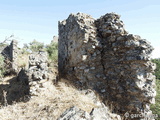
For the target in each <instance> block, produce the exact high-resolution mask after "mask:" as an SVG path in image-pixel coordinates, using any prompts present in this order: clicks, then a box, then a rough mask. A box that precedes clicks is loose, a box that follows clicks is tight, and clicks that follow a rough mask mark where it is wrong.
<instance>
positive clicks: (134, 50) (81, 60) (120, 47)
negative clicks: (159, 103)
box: [58, 13, 156, 119]
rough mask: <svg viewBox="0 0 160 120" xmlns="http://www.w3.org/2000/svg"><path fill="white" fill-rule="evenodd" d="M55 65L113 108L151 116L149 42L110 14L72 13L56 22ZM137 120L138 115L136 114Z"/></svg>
mask: <svg viewBox="0 0 160 120" xmlns="http://www.w3.org/2000/svg"><path fill="white" fill-rule="evenodd" d="M58 50H59V54H58V66H59V75H60V77H61V78H63V77H65V78H66V77H67V78H68V79H69V80H72V82H74V83H75V84H76V85H78V86H81V87H82V88H84V89H85V88H90V89H93V90H95V91H96V92H97V93H98V94H99V95H100V96H102V98H103V99H104V100H106V101H108V103H110V104H112V105H113V108H114V110H113V111H114V112H116V113H119V114H121V115H123V114H124V113H126V112H127V113H129V114H131V113H134V114H146V115H144V116H142V117H141V118H142V119H143V118H144V117H147V116H148V115H151V114H152V112H151V111H150V104H151V103H154V102H155V95H156V91H155V88H154V87H155V76H154V75H153V72H154V69H155V64H153V63H152V62H151V61H150V55H151V52H152V50H153V48H152V46H151V45H150V43H149V42H148V41H147V40H145V39H142V38H141V37H140V36H138V35H133V34H129V33H128V32H126V30H125V29H124V24H123V21H121V20H120V16H119V15H118V14H115V13H108V14H106V15H104V16H102V17H100V18H99V19H97V20H95V19H94V18H92V17H91V16H90V15H87V14H83V13H78V14H70V15H69V17H68V18H67V19H66V20H64V21H62V22H59V45H58ZM137 119H140V118H137Z"/></svg>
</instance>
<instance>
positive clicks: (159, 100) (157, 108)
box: [151, 80, 160, 120]
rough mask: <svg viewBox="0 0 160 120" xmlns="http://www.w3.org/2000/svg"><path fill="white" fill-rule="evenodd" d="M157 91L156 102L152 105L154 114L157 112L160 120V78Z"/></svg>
mask: <svg viewBox="0 0 160 120" xmlns="http://www.w3.org/2000/svg"><path fill="white" fill-rule="evenodd" d="M156 91H157V95H156V103H155V104H154V105H151V110H152V112H153V114H157V115H158V116H159V118H157V119H156V120H160V80H156Z"/></svg>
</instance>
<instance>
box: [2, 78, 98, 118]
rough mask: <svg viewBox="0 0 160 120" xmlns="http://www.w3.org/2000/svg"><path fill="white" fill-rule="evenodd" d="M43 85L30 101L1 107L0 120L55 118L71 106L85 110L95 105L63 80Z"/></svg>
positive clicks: (88, 110)
mask: <svg viewBox="0 0 160 120" xmlns="http://www.w3.org/2000/svg"><path fill="white" fill-rule="evenodd" d="M43 86H44V88H41V91H40V93H39V95H38V96H34V97H32V98H31V99H30V101H28V102H26V103H24V102H19V103H14V104H13V105H8V106H3V107H1V109H0V120H56V119H57V118H58V117H59V116H60V115H61V114H62V113H63V112H64V111H65V110H66V109H68V108H70V107H71V106H77V107H79V108H81V109H82V110H85V111H87V112H90V111H91V110H92V108H94V107H96V105H95V103H94V101H93V99H92V98H90V97H88V96H86V95H85V94H83V93H82V92H81V91H79V90H77V89H75V88H74V87H72V86H70V85H68V84H66V83H65V82H62V81H61V82H59V83H58V85H56V86H55V85H53V83H52V81H47V82H45V83H43Z"/></svg>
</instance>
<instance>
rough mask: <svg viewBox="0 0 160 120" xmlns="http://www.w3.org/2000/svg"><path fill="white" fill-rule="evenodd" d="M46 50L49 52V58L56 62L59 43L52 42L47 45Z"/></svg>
mask: <svg viewBox="0 0 160 120" xmlns="http://www.w3.org/2000/svg"><path fill="white" fill-rule="evenodd" d="M46 51H47V53H48V56H49V59H51V60H52V61H54V62H57V61H58V43H56V42H51V44H49V45H47V46H46Z"/></svg>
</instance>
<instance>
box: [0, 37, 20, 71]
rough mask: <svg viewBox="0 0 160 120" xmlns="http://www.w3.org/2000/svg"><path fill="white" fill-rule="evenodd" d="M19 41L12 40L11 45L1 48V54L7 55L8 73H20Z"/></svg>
mask: <svg viewBox="0 0 160 120" xmlns="http://www.w3.org/2000/svg"><path fill="white" fill-rule="evenodd" d="M17 45H18V42H17V41H16V40H12V41H11V43H10V45H8V46H5V47H3V48H2V50H1V54H2V55H3V56H4V57H5V63H6V65H5V66H6V73H7V74H12V73H18V65H17V64H18V52H19V50H18V46H17Z"/></svg>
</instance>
